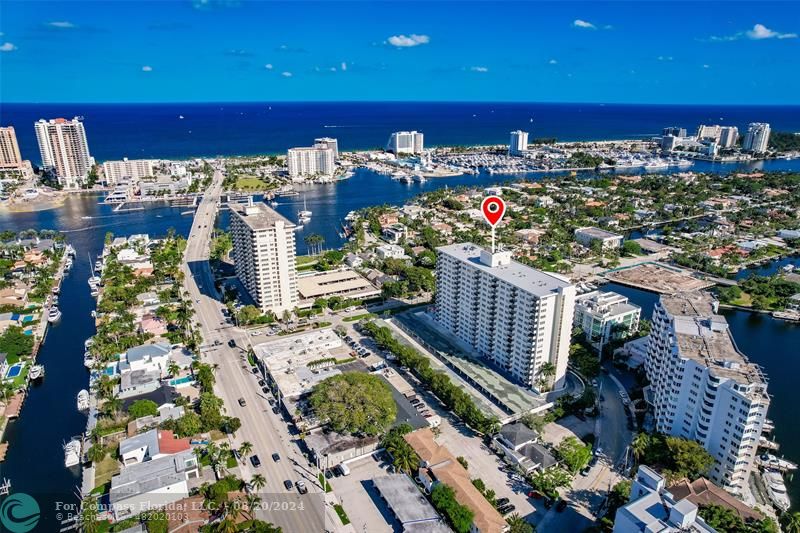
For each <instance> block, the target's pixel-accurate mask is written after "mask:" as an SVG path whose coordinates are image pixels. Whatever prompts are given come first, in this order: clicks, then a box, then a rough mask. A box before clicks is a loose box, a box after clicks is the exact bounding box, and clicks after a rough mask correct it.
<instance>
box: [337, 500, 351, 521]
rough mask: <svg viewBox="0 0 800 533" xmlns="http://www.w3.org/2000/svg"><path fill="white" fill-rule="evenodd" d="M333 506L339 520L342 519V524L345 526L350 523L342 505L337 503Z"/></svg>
mask: <svg viewBox="0 0 800 533" xmlns="http://www.w3.org/2000/svg"><path fill="white" fill-rule="evenodd" d="M333 508H334V509H335V510H336V514H338V515H339V520H341V521H342V524H344V525H345V526H346V525H347V524H349V523H350V519H349V518H347V513H345V512H344V507H342V506H341V505H339V504H338V503H337V504H336V505H334V506H333Z"/></svg>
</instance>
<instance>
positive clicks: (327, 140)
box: [314, 137, 339, 159]
mask: <svg viewBox="0 0 800 533" xmlns="http://www.w3.org/2000/svg"><path fill="white" fill-rule="evenodd" d="M314 147H320V148H330V149H331V150H333V158H334V159H339V141H337V140H336V139H334V138H332V137H320V138H318V139H314Z"/></svg>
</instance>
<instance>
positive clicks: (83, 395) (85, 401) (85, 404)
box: [78, 389, 89, 411]
mask: <svg viewBox="0 0 800 533" xmlns="http://www.w3.org/2000/svg"><path fill="white" fill-rule="evenodd" d="M88 409H89V391H87V390H86V389H81V390H80V391H79V392H78V411H86V410H88Z"/></svg>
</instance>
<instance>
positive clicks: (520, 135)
mask: <svg viewBox="0 0 800 533" xmlns="http://www.w3.org/2000/svg"><path fill="white" fill-rule="evenodd" d="M510 135H511V141H510V142H509V143H508V155H522V154H524V153H525V152H526V151H527V150H528V132H527V131H522V130H516V131H512V132H511V134H510Z"/></svg>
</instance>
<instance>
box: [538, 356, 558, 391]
mask: <svg viewBox="0 0 800 533" xmlns="http://www.w3.org/2000/svg"><path fill="white" fill-rule="evenodd" d="M539 375H540V376H541V377H542V380H543V381H544V383H545V386H546V387H549V386H550V380H551V379H552V378H553V377H554V376H555V375H556V365H554V364H553V363H551V362H550V361H548V362H546V363H543V364H542V366H540V367H539Z"/></svg>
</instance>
